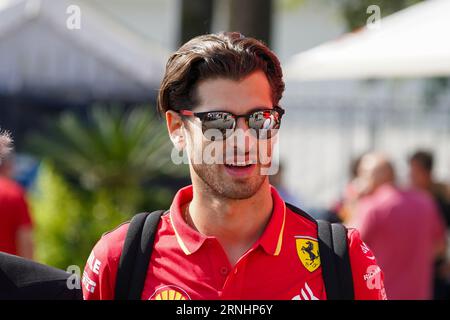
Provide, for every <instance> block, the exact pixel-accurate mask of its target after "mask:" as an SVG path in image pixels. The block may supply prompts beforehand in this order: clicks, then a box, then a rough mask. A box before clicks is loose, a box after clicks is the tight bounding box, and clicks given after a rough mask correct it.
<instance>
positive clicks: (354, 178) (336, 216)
mask: <svg viewBox="0 0 450 320" xmlns="http://www.w3.org/2000/svg"><path fill="white" fill-rule="evenodd" d="M361 158H362V155H359V156H358V157H355V158H353V159H352V161H351V162H350V167H349V169H350V170H349V171H350V179H349V181H348V183H347V184H346V186H345V188H344V191H343V193H342V195H341V198H340V199H339V200H338V201H337V202H336V203H335V204H334V205H333V206H332V208H331V209H330V210H329V218H330V219H329V220H330V221H332V222H343V223H345V222H348V221H349V220H350V219H351V217H352V215H353V213H354V212H355V207H356V204H357V203H358V200H359V198H360V196H361V195H360V193H359V189H360V188H359V187H358V182H359V179H358V166H359V163H360V161H361Z"/></svg>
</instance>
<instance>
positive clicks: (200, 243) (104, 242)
mask: <svg viewBox="0 0 450 320" xmlns="http://www.w3.org/2000/svg"><path fill="white" fill-rule="evenodd" d="M271 190H272V199H273V212H272V217H271V219H270V221H269V223H268V225H267V227H266V229H265V231H264V232H263V234H262V236H261V237H260V239H259V240H258V241H257V242H256V243H255V244H254V245H253V246H252V247H251V248H250V249H249V250H248V251H247V252H246V253H245V254H244V255H243V256H242V257H241V258H240V259H239V261H238V262H237V263H236V265H235V266H232V265H231V264H230V262H229V261H228V258H227V256H226V254H225V252H224V250H223V248H222V246H221V245H220V243H219V242H218V240H217V239H216V238H215V237H210V236H205V235H202V234H200V233H198V232H197V231H195V230H194V229H192V228H191V227H189V226H188V225H187V224H186V223H185V221H184V219H183V218H182V214H181V209H180V208H181V207H182V206H183V205H184V204H186V203H188V202H190V201H191V200H192V186H188V187H185V188H183V189H181V190H180V191H179V192H178V193H177V195H176V196H175V198H174V200H173V203H172V205H171V207H170V211H169V212H168V213H167V214H165V215H163V217H162V219H161V222H160V224H159V226H158V232H157V235H156V237H155V243H154V249H153V254H152V257H151V260H150V264H149V268H148V271H147V278H146V281H145V284H144V290H143V293H142V297H141V298H142V299H144V300H147V299H158V300H181V299H187V300H189V299H193V300H194V299H204V300H206V299H214V300H219V299H226V300H228V299H230V300H231V299H233V300H238V299H251V300H253V299H254V300H260V299H282V300H291V299H294V300H315V299H326V293H325V287H324V283H323V279H322V270H321V266H320V258H319V255H318V251H317V248H318V243H317V227H316V224H315V223H314V222H312V221H310V220H308V219H306V218H304V217H302V216H300V215H298V214H296V213H294V212H292V211H291V210H289V209H288V208H287V207H286V205H285V203H284V201H283V200H282V199H281V198H280V196H279V195H278V192H277V191H276V190H275V188H273V187H272V189H271ZM128 226H129V224H124V225H121V226H120V227H118V228H117V229H115V230H114V231H112V232H110V233H107V234H105V235H104V236H103V237H102V238H101V239H100V240H99V242H98V243H97V245H96V246H95V247H94V249H93V251H92V253H91V255H90V257H89V259H88V263H87V264H86V268H85V270H84V273H83V293H84V298H85V299H113V298H114V286H115V278H116V273H117V267H118V263H119V260H120V255H121V252H122V246H123V243H124V241H125V236H126V232H127V230H128ZM348 243H349V248H350V249H349V252H350V261H351V265H352V272H353V280H354V289H355V298H356V299H383V298H385V293H384V285H383V274H382V272H381V270H380V269H379V267H378V266H377V264H376V261H375V258H374V257H373V255H372V253H371V252H370V250H368V248H367V247H366V246H365V245H364V243H363V242H362V241H361V240H360V238H359V234H358V232H357V231H356V230H350V232H349V233H348Z"/></svg>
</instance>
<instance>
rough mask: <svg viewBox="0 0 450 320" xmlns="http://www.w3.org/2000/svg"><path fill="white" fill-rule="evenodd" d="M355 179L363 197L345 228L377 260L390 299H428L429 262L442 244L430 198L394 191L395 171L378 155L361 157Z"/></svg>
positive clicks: (441, 235)
mask: <svg viewBox="0 0 450 320" xmlns="http://www.w3.org/2000/svg"><path fill="white" fill-rule="evenodd" d="M358 179H359V185H360V186H361V190H360V192H361V193H362V194H363V195H364V196H363V197H362V198H361V200H360V201H359V202H358V205H357V211H356V213H355V215H354V217H353V219H352V221H350V223H349V225H350V226H353V227H356V228H358V230H359V231H360V232H361V238H362V239H363V240H364V241H365V242H366V243H367V244H368V245H369V246H370V248H372V250H373V252H374V253H375V255H376V256H377V260H378V262H379V264H380V267H381V268H382V270H383V271H384V274H385V285H386V292H387V294H388V296H389V299H396V300H397V299H414V300H418V299H431V298H432V278H433V261H434V259H435V257H436V256H437V255H438V254H440V253H441V252H442V251H443V250H444V243H445V242H444V230H443V227H442V221H441V219H440V216H439V214H438V212H437V210H436V207H435V205H434V203H433V201H432V199H431V198H430V197H429V196H427V195H426V194H424V193H422V192H417V191H402V190H400V189H399V188H397V187H396V186H395V174H394V169H393V167H392V165H391V164H390V162H389V160H388V159H387V158H386V156H384V155H382V154H378V153H370V154H367V155H365V156H363V158H362V159H361V162H360V165H359V169H358Z"/></svg>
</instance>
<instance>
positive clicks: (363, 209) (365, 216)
mask: <svg viewBox="0 0 450 320" xmlns="http://www.w3.org/2000/svg"><path fill="white" fill-rule="evenodd" d="M375 210H376V209H375V208H373V206H371V205H369V204H368V203H366V202H365V201H361V202H360V203H359V204H358V205H357V208H356V212H355V214H354V215H353V217H352V219H351V220H350V221H349V223H348V224H347V227H349V228H354V229H356V230H358V231H359V232H358V236H360V237H361V238H362V239H364V240H365V241H367V242H369V243H370V242H371V239H372V237H373V232H374V230H376V229H377V223H378V222H377V216H378V215H377V214H376V212H375Z"/></svg>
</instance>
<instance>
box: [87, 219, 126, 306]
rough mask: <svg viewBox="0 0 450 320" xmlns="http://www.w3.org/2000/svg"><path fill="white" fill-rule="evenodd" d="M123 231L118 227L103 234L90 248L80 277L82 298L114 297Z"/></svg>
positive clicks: (108, 298) (106, 298) (103, 298)
mask: <svg viewBox="0 0 450 320" xmlns="http://www.w3.org/2000/svg"><path fill="white" fill-rule="evenodd" d="M124 232H125V233H126V230H124V228H122V227H119V228H118V229H116V230H114V231H112V232H111V233H108V234H106V235H104V236H103V237H102V238H101V239H100V240H99V241H98V242H97V244H96V245H95V247H94V249H92V251H91V254H90V255H89V258H88V260H87V262H86V266H85V268H84V271H83V277H82V284H83V286H82V287H83V298H84V300H113V299H114V288H115V284H116V274H117V269H118V264H119V260H120V255H121V252H122V246H123V242H124V239H123V238H124V234H123V233H124Z"/></svg>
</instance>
